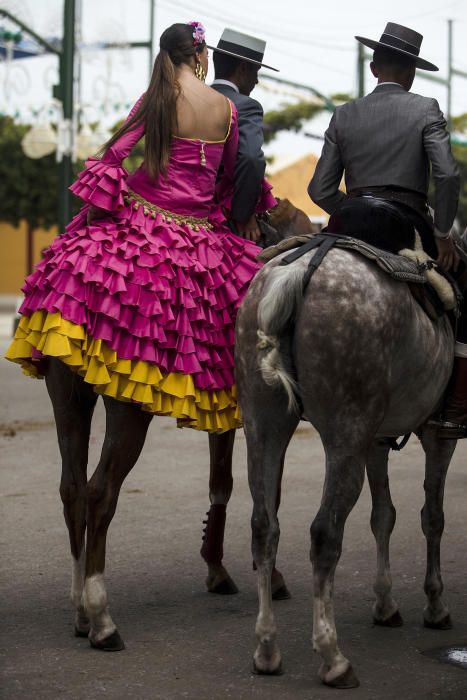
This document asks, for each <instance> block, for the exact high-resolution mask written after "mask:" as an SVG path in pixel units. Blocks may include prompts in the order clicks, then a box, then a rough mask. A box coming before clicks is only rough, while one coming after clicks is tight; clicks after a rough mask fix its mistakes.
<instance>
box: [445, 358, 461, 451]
mask: <svg viewBox="0 0 467 700" xmlns="http://www.w3.org/2000/svg"><path fill="white" fill-rule="evenodd" d="M438 437H440V438H444V439H446V440H460V439H461V438H465V437H467V357H455V358H454V369H453V372H452V376H451V380H450V382H449V386H448V390H447V394H446V398H445V400H444V407H443V411H442V415H441V422H440V424H439V428H438Z"/></svg>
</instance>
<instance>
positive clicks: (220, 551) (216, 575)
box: [200, 430, 238, 595]
mask: <svg viewBox="0 0 467 700" xmlns="http://www.w3.org/2000/svg"><path fill="white" fill-rule="evenodd" d="M234 440H235V430H228V431H227V432H225V433H222V434H221V435H216V434H214V435H209V456H210V473H209V499H210V501H211V506H210V508H209V510H208V512H207V513H206V516H207V519H206V520H205V521H204V523H205V525H206V527H205V530H204V535H203V545H202V547H201V552H200V554H201V556H202V557H203V559H204V561H205V562H206V564H207V565H208V576H207V579H206V587H207V589H208V591H209V592H210V593H222V594H224V595H225V594H233V593H238V588H237V586H236V585H235V583H234V581H233V580H232V579H231V577H230V576H229V574H228V572H227V570H226V569H225V567H224V566H223V564H222V558H223V555H224V530H225V519H226V511H227V504H228V502H229V500H230V496H231V495H232V486H233V479H232V453H233V446H234Z"/></svg>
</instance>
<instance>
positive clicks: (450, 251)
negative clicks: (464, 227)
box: [436, 236, 459, 272]
mask: <svg viewBox="0 0 467 700" xmlns="http://www.w3.org/2000/svg"><path fill="white" fill-rule="evenodd" d="M436 247H437V248H438V259H437V261H436V262H437V263H438V265H440V267H442V268H443V270H444V271H445V272H449V270H450V269H451V268H453V270H454V271H456V270H457V266H458V265H459V256H458V254H457V251H456V248H455V246H454V243H453V241H452V238H451V237H450V236H448V237H447V238H436Z"/></svg>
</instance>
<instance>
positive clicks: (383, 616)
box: [366, 442, 403, 627]
mask: <svg viewBox="0 0 467 700" xmlns="http://www.w3.org/2000/svg"><path fill="white" fill-rule="evenodd" d="M389 449H390V448H389V446H387V445H384V444H382V443H381V442H375V443H374V444H373V446H372V448H371V449H370V451H369V454H368V459H367V465H366V471H367V475H368V482H369V484H370V490H371V498H372V504H373V507H372V510H371V530H372V532H373V535H374V537H375V540H376V553H377V560H376V561H377V563H376V579H375V583H374V586H373V590H374V592H375V595H376V601H375V603H374V605H373V622H374V623H375V625H382V626H384V627H400V626H401V625H402V624H403V620H402V617H401V615H400V612H399V608H398V605H397V603H396V602H395V600H394V599H393V597H392V595H391V590H392V578H391V569H390V565H389V539H390V537H391V533H392V531H393V529H394V525H395V522H396V509H395V508H394V505H393V503H392V500H391V492H390V490H389V478H388V457H389Z"/></svg>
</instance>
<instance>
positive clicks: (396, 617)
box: [373, 610, 404, 627]
mask: <svg viewBox="0 0 467 700" xmlns="http://www.w3.org/2000/svg"><path fill="white" fill-rule="evenodd" d="M373 624H374V625H378V627H402V625H403V624H404V620H403V619H402V615H401V614H400V612H399V610H396V612H395V613H393V614H392V615H391V617H388V618H387V620H378V618H376V617H374V618H373Z"/></svg>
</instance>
